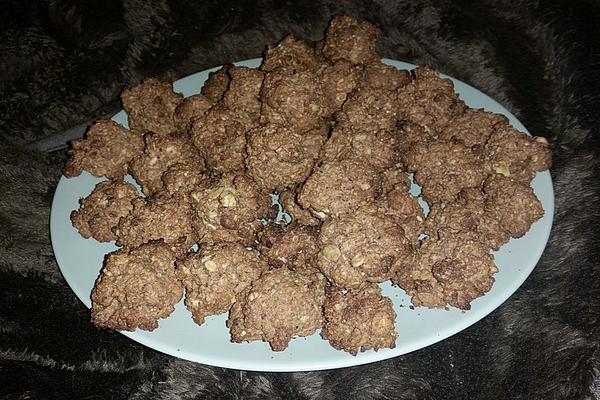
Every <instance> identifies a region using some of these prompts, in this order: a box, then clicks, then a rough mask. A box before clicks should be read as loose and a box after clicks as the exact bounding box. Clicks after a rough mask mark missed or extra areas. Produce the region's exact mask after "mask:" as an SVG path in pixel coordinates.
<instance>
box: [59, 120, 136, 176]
mask: <svg viewBox="0 0 600 400" xmlns="http://www.w3.org/2000/svg"><path fill="white" fill-rule="evenodd" d="M70 144H71V148H70V149H69V152H68V155H69V159H68V161H67V164H66V166H65V171H64V173H65V176H66V177H67V178H72V177H75V176H78V175H79V174H81V172H82V171H84V170H85V171H88V172H89V173H90V174H92V175H94V176H97V177H100V176H106V177H107V178H109V179H121V178H123V176H125V174H126V173H127V166H128V164H129V162H130V161H131V159H133V158H134V157H136V156H137V155H138V154H140V153H141V152H142V151H143V150H144V141H143V139H142V138H141V137H140V136H139V135H137V134H135V133H133V132H131V131H129V130H128V129H126V128H124V127H123V126H121V125H119V124H117V123H116V122H114V121H111V120H108V119H101V120H98V121H96V122H95V123H94V124H93V125H92V126H90V127H89V129H88V131H87V133H86V136H85V138H83V139H77V140H73V141H71V143H70Z"/></svg>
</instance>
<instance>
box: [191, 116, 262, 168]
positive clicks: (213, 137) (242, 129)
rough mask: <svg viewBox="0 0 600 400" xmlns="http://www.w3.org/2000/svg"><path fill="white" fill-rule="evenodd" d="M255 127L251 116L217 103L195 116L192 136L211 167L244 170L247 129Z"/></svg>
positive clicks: (195, 144)
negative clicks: (242, 118) (248, 117)
mask: <svg viewBox="0 0 600 400" xmlns="http://www.w3.org/2000/svg"><path fill="white" fill-rule="evenodd" d="M253 127H254V125H253V124H249V122H248V120H240V119H239V118H238V116H237V115H236V114H235V112H234V111H232V110H230V109H228V108H226V107H224V106H222V105H216V106H214V107H213V108H211V109H210V110H209V111H208V112H207V113H206V114H204V115H203V116H201V117H199V118H196V119H195V120H194V122H193V123H192V127H191V128H190V136H191V138H192V142H193V143H194V146H195V147H196V149H198V152H199V154H200V155H201V156H202V157H203V158H204V160H205V161H206V165H207V166H208V167H209V168H211V169H213V170H215V171H219V172H221V173H230V172H242V171H244V169H245V165H244V159H245V158H246V132H247V131H248V130H250V129H252V128H253Z"/></svg>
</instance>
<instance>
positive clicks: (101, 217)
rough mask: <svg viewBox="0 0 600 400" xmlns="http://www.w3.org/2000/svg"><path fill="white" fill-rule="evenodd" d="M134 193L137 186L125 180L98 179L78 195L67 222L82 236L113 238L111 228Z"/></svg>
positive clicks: (127, 209)
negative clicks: (85, 194) (84, 194)
mask: <svg viewBox="0 0 600 400" xmlns="http://www.w3.org/2000/svg"><path fill="white" fill-rule="evenodd" d="M137 197H138V193H137V190H135V187H133V185H131V184H129V183H127V182H123V181H104V182H100V183H99V184H97V185H96V187H95V188H94V190H93V191H92V193H91V194H90V195H89V196H88V197H86V198H85V199H79V210H76V211H73V212H72V213H71V222H73V226H74V227H75V228H77V230H79V233H80V234H81V236H83V237H84V238H86V239H87V238H89V237H93V238H94V239H96V240H97V241H99V242H110V241H111V240H116V239H117V237H116V236H115V234H114V233H113V231H112V230H113V228H115V227H116V226H117V224H118V223H119V220H120V219H121V218H122V217H126V216H127V215H129V213H130V212H131V210H133V204H132V203H131V201H132V200H133V199H135V198H137Z"/></svg>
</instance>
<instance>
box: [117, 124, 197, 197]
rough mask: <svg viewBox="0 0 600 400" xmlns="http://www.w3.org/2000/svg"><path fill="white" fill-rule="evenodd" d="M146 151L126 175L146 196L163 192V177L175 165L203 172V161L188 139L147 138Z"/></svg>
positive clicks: (147, 136)
mask: <svg viewBox="0 0 600 400" xmlns="http://www.w3.org/2000/svg"><path fill="white" fill-rule="evenodd" d="M144 140H145V142H146V148H145V149H144V153H143V154H140V155H139V156H138V157H136V158H135V159H134V160H133V161H131V163H130V164H129V171H130V172H131V174H132V175H133V177H134V178H135V180H136V181H137V182H138V183H139V184H140V186H141V187H142V191H143V192H144V194H145V195H146V196H151V195H152V194H154V193H157V192H159V191H161V190H162V189H163V181H162V176H163V174H164V173H165V172H166V171H167V170H168V169H169V168H170V167H172V166H174V165H175V164H187V165H189V167H190V168H191V169H193V170H196V171H199V172H201V171H203V170H204V160H203V159H202V157H201V156H200V155H199V154H198V151H197V150H196V148H195V147H194V146H193V145H192V143H191V142H190V140H189V139H187V138H186V137H183V136H176V135H155V134H147V135H146V136H145V137H144Z"/></svg>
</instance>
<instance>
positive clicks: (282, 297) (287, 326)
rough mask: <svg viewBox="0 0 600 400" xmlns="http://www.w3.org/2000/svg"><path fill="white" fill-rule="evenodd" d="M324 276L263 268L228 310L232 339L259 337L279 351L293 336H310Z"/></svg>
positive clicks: (319, 311) (316, 321) (318, 323)
mask: <svg viewBox="0 0 600 400" xmlns="http://www.w3.org/2000/svg"><path fill="white" fill-rule="evenodd" d="M324 300H325V280H324V279H322V278H319V277H318V276H317V275H314V274H313V275H305V274H300V273H297V272H294V271H291V270H289V269H287V268H285V267H282V268H276V269H272V270H270V271H266V272H264V273H263V274H262V275H261V277H260V279H258V280H256V281H254V282H253V283H252V286H251V287H250V288H249V289H247V290H246V291H245V292H244V294H243V296H242V297H241V298H240V299H239V300H238V302H236V303H235V304H234V305H233V307H232V308H231V311H230V313H229V319H228V320H227V326H228V327H229V329H230V330H231V341H232V342H238V343H239V342H244V341H253V340H263V341H266V342H269V343H270V345H271V349H273V351H283V350H285V349H286V347H287V346H288V343H289V342H290V340H291V339H292V338H293V337H296V336H310V335H312V334H313V333H314V332H315V331H316V330H317V329H318V328H320V327H321V325H322V322H323V314H322V306H323V301H324Z"/></svg>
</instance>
